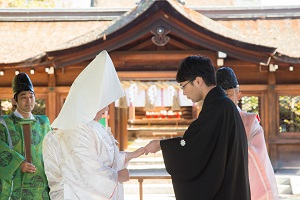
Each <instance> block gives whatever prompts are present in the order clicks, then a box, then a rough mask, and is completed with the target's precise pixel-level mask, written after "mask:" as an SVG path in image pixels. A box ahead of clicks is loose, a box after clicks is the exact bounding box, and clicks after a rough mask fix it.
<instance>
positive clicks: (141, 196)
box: [130, 175, 171, 200]
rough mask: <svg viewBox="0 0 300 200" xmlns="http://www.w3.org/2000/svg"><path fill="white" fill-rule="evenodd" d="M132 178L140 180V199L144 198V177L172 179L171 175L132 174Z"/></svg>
mask: <svg viewBox="0 0 300 200" xmlns="http://www.w3.org/2000/svg"><path fill="white" fill-rule="evenodd" d="M130 179H137V180H138V182H139V195H140V200H143V181H144V179H171V176H170V175H130Z"/></svg>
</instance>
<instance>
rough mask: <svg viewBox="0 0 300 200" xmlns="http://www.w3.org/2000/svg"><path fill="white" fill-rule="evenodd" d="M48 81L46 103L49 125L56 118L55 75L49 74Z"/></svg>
mask: <svg viewBox="0 0 300 200" xmlns="http://www.w3.org/2000/svg"><path fill="white" fill-rule="evenodd" d="M48 77H49V81H48V88H49V90H48V102H47V112H46V113H47V116H48V117H49V120H50V123H52V122H53V121H54V119H55V118H56V116H57V114H58V113H56V106H57V102H56V91H55V86H56V79H55V74H49V75H48Z"/></svg>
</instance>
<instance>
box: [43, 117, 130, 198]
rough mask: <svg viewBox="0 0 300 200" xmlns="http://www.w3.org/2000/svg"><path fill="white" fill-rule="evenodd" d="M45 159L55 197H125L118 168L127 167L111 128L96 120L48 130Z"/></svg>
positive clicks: (123, 154) (44, 152)
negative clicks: (64, 128) (108, 129)
mask: <svg viewBox="0 0 300 200" xmlns="http://www.w3.org/2000/svg"><path fill="white" fill-rule="evenodd" d="M43 158H44V163H45V172H46V175H47V179H48V183H49V187H50V197H51V199H52V200H62V199H71V200H77V199H80V200H94V199H95V200H96V199H97V200H106V199H113V200H122V199H123V198H124V194H123V186H122V184H120V183H118V181H117V180H118V171H119V170H120V169H123V168H125V153H121V152H119V149H118V147H117V145H116V141H115V139H114V137H113V135H112V134H111V133H110V131H106V130H105V128H104V127H103V126H102V125H101V124H100V123H98V122H96V121H91V122H90V123H88V124H86V125H83V126H77V127H76V128H74V129H68V130H56V131H51V132H49V133H48V134H47V135H46V137H45V139H44V142H43Z"/></svg>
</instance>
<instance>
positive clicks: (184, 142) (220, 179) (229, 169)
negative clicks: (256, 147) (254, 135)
mask: <svg viewBox="0 0 300 200" xmlns="http://www.w3.org/2000/svg"><path fill="white" fill-rule="evenodd" d="M160 145H161V149H162V153H163V157H164V162H165V165H166V169H167V171H168V172H169V173H170V175H171V176H172V182H173V187H174V192H175V196H176V199H177V200H249V199H250V188H249V180H248V147H247V138H246V133H245V128H244V125H243V122H242V120H241V117H240V114H239V112H238V110H237V108H236V106H235V105H234V103H233V102H232V101H231V100H230V99H229V98H227V97H226V95H225V93H224V92H223V90H222V89H221V88H219V87H216V88H214V89H212V90H211V91H210V92H209V93H208V94H207V96H206V98H205V100H204V102H203V107H202V110H201V112H200V114H199V117H198V119H196V120H195V121H194V122H192V123H191V125H190V126H189V127H188V129H187V130H186V132H185V134H184V135H183V137H182V138H172V139H167V140H162V141H161V142H160Z"/></svg>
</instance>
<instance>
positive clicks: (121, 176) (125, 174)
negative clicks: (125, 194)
mask: <svg viewBox="0 0 300 200" xmlns="http://www.w3.org/2000/svg"><path fill="white" fill-rule="evenodd" d="M126 181H129V171H128V169H121V170H120V171H118V182H119V183H123V182H126Z"/></svg>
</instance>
